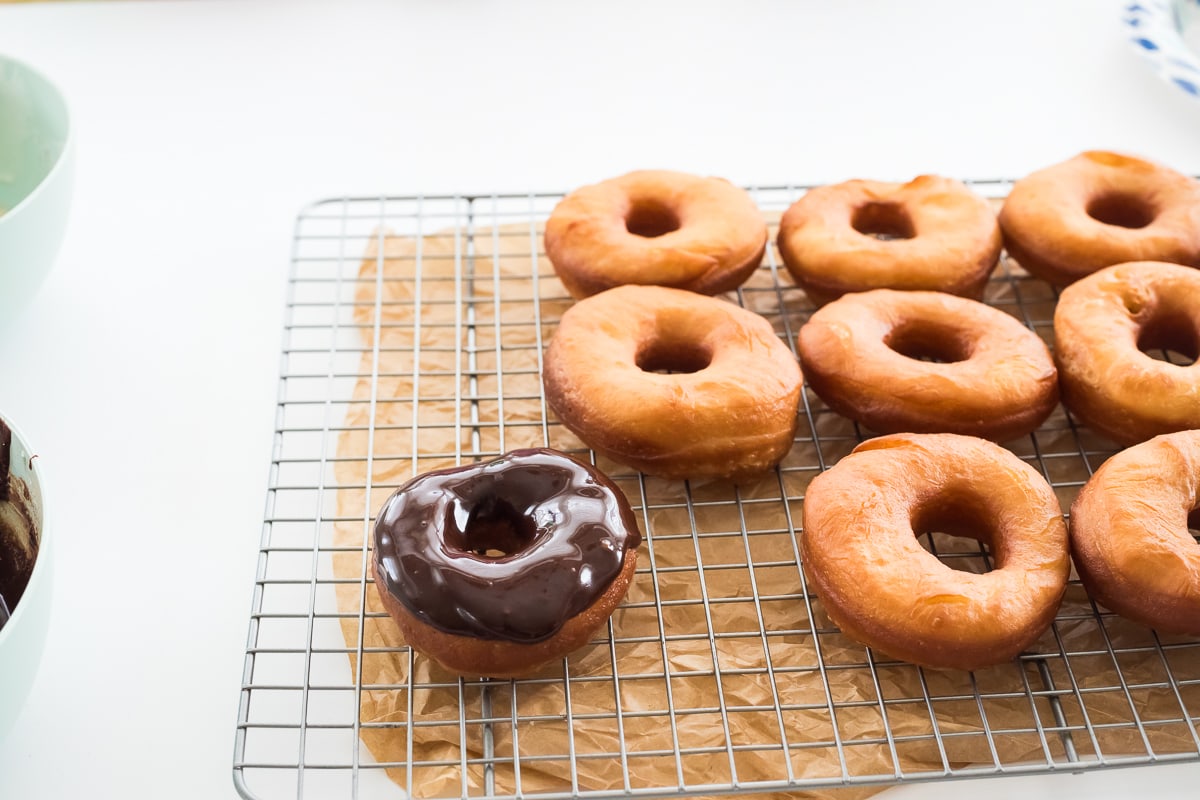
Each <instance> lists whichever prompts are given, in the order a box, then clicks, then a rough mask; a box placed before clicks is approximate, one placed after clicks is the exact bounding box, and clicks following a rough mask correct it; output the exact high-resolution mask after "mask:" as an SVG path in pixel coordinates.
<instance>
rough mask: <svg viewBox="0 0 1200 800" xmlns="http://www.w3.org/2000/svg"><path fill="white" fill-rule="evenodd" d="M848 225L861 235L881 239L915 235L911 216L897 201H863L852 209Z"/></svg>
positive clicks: (908, 237) (909, 237) (905, 237)
mask: <svg viewBox="0 0 1200 800" xmlns="http://www.w3.org/2000/svg"><path fill="white" fill-rule="evenodd" d="M850 227H852V228H854V230H856V231H858V232H859V233H861V234H862V235H863V236H870V237H871V238H872V239H880V240H882V241H889V240H892V239H911V238H913V237H914V236H916V235H917V232H916V230H915V229H914V228H913V223H912V218H911V217H910V216H909V215H908V211H907V210H905V208H904V206H902V205H900V204H899V203H881V202H870V203H864V204H863V205H861V206H859V207H858V208H856V209H854V213H853V215H852V216H851V217H850Z"/></svg>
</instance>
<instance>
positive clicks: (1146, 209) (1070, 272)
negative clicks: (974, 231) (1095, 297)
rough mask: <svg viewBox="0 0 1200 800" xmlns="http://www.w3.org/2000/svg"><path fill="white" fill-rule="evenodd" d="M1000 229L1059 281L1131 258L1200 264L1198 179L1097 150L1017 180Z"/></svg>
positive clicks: (1025, 259) (1028, 264)
mask: <svg viewBox="0 0 1200 800" xmlns="http://www.w3.org/2000/svg"><path fill="white" fill-rule="evenodd" d="M1000 228H1001V230H1002V231H1003V233H1004V246H1005V248H1006V249H1007V250H1008V254H1009V255H1010V256H1012V257H1013V258H1015V259H1016V260H1017V262H1018V263H1019V264H1020V265H1021V266H1022V267H1024V268H1025V269H1026V270H1028V271H1029V272H1030V273H1031V274H1033V275H1035V276H1037V277H1039V278H1042V279H1043V280H1045V281H1048V282H1050V283H1053V284H1055V285H1057V286H1066V285H1067V284H1069V283H1071V282H1073V281H1077V280H1079V279H1080V278H1082V277H1083V276H1085V275H1090V274H1091V273H1093V272H1095V271H1096V270H1098V269H1101V268H1103V267H1108V266H1111V265H1113V264H1120V263H1123V262H1126V261H1169V262H1172V263H1176V264H1184V265H1187V266H1192V267H1200V183H1197V182H1196V181H1195V180H1193V179H1192V178H1189V177H1188V176H1186V175H1183V174H1180V173H1178V172H1176V171H1175V170H1173V169H1170V168H1168V167H1165V166H1163V165H1161V164H1156V163H1154V162H1151V161H1146V160H1143V159H1140V158H1133V157H1131V156H1126V155H1120V154H1118V153H1109V152H1105V151H1099V150H1092V151H1089V152H1086V153H1081V154H1079V155H1077V156H1075V157H1074V158H1071V159H1068V160H1067V161H1064V162H1062V163H1061V164H1055V165H1054V166H1050V167H1046V168H1045V169H1041V170H1038V171H1037V172H1034V173H1032V174H1030V175H1028V176H1027V177H1024V178H1022V179H1021V180H1019V181H1017V182H1016V183H1015V184H1014V185H1013V188H1012V191H1010V192H1009V195H1008V198H1007V199H1006V200H1005V201H1004V205H1003V206H1002V207H1001V209H1000Z"/></svg>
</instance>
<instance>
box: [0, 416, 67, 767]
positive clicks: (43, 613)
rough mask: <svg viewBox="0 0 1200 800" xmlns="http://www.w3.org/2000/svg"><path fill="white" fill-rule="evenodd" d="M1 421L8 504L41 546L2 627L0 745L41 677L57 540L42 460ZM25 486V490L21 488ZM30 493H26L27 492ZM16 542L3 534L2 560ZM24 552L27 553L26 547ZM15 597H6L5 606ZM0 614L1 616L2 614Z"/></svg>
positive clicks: (0, 516) (1, 515) (2, 517)
mask: <svg viewBox="0 0 1200 800" xmlns="http://www.w3.org/2000/svg"><path fill="white" fill-rule="evenodd" d="M0 422H2V423H3V424H4V425H7V426H8V428H9V430H10V431H12V444H11V447H10V448H9V454H8V455H9V474H10V481H9V485H10V487H11V488H10V491H9V499H8V500H7V501H4V502H7V503H12V504H15V505H16V506H18V507H19V509H20V512H21V513H24V514H25V519H26V520H28V522H29V523H31V524H30V526H29V527H30V528H32V534H33V537H34V538H35V539H36V541H37V550H36V555H35V556H34V560H33V568H32V571H31V572H30V573H29V575H28V582H27V583H26V584H25V586H24V591H23V592H22V593H21V594H20V598H19V599H17V600H15V601H14V602H13V605H12V607H11V608H9V609H8V613H9V616H8V619H7V620H6V621H5V622H4V625H3V627H0V746H3V741H4V738H5V736H6V734H7V733H8V731H9V728H10V727H11V726H12V724H13V722H14V721H15V720H16V718H17V716H18V714H20V712H21V707H22V706H23V705H24V703H25V697H26V695H28V694H29V688H30V686H32V685H33V679H34V677H35V676H36V675H37V671H38V665H39V664H40V663H41V660H42V650H43V647H44V645H45V642H46V631H47V629H48V628H49V626H50V596H51V583H52V581H53V571H54V570H53V563H54V559H53V556H52V547H53V537H52V536H51V534H50V525H49V521H48V519H47V517H46V503H45V484H44V481H43V477H42V470H41V469H40V468H39V465H38V459H36V458H35V457H34V452H33V451H32V450H31V449H30V447H29V444H28V442H27V440H26V439H25V437H23V436H22V435H21V434H20V432H19V431H17V430H16V429H14V428H13V427H12V424H11V423H9V422H8V421H7V420H4V419H3V418H2V417H0ZM22 484H23V488H22ZM26 490H27V491H26ZM11 513H13V510H12V509H0V521H4V522H3V524H4V525H9V523H8V522H7V520H11V516H10V514H11ZM27 533H28V531H26V530H25V529H24V528H22V529H21V534H20V539H22V540H25V537H26V534H27ZM17 538H18V537H17V536H14V535H13V534H12V533H9V534H7V535H5V534H4V532H3V531H0V547H2V548H6V552H5V553H0V558H7V559H9V561H10V563H11V559H12V554H13V552H14V540H16V539H17ZM23 550H24V548H23ZM10 584H11V580H10V579H5V581H4V586H3V587H0V591H3V592H6V593H7V594H12V593H13V589H12V586H11V585H10ZM10 599H11V598H6V600H5V603H4V605H5V606H6V607H7V606H8V605H9V601H10ZM3 613H4V612H3V610H0V614H3Z"/></svg>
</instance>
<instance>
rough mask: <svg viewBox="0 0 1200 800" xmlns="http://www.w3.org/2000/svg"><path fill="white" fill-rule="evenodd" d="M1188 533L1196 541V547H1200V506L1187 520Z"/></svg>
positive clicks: (1193, 510) (1194, 509)
mask: <svg viewBox="0 0 1200 800" xmlns="http://www.w3.org/2000/svg"><path fill="white" fill-rule="evenodd" d="M1187 526H1188V533H1190V534H1191V535H1192V538H1193V539H1195V540H1196V545H1197V546H1198V547H1200V506H1197V507H1196V508H1193V509H1192V510H1191V512H1190V513H1189V514H1188V518H1187Z"/></svg>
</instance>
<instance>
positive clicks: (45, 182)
mask: <svg viewBox="0 0 1200 800" xmlns="http://www.w3.org/2000/svg"><path fill="white" fill-rule="evenodd" d="M73 152H74V148H73V147H72V144H71V125H70V115H69V114H68V112H67V103H66V101H65V100H64V99H63V96H62V93H61V92H60V91H59V90H58V88H57V87H56V86H55V85H54V84H53V83H51V82H50V81H49V80H47V79H46V78H45V77H44V76H43V75H41V73H39V72H37V71H36V70H34V69H33V68H32V67H30V66H28V65H26V64H24V63H22V62H20V61H17V60H15V59H12V58H9V57H8V56H3V55H0V326H2V325H3V324H4V323H5V321H7V320H8V319H10V318H11V317H12V316H13V315H14V314H16V313H17V312H18V311H20V310H21V309H22V308H24V306H25V304H26V303H27V302H28V300H29V299H30V298H31V297H32V296H33V295H34V293H35V292H36V291H37V290H38V287H40V286H41V285H42V282H43V280H45V278H46V275H47V274H48V273H49V272H50V268H51V267H52V266H53V265H54V260H55V258H56V257H57V255H58V249H59V245H60V244H61V243H62V238H63V232H64V230H65V229H66V225H67V217H68V214H69V211H70V207H71V191H72V184H73V180H74V158H73Z"/></svg>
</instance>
